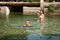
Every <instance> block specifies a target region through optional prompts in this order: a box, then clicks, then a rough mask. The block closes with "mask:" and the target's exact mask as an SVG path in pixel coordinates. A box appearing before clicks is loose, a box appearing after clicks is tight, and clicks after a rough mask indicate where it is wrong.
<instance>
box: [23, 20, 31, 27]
mask: <svg viewBox="0 0 60 40" xmlns="http://www.w3.org/2000/svg"><path fill="white" fill-rule="evenodd" d="M24 26H26V27H29V26H32V25H31V24H30V21H29V20H26V21H25V24H24Z"/></svg>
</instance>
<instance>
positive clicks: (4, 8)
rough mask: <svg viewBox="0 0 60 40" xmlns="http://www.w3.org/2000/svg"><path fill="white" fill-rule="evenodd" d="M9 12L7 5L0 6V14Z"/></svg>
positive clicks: (4, 14) (3, 14) (5, 14)
mask: <svg viewBox="0 0 60 40" xmlns="http://www.w3.org/2000/svg"><path fill="white" fill-rule="evenodd" d="M9 13H10V10H9V8H8V7H7V6H0V16H7V15H9Z"/></svg>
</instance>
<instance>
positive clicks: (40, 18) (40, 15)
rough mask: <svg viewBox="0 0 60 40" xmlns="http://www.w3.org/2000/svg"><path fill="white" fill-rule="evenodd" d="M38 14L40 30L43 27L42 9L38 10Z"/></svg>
mask: <svg viewBox="0 0 60 40" xmlns="http://www.w3.org/2000/svg"><path fill="white" fill-rule="evenodd" d="M38 15H39V20H38V21H39V23H41V28H40V29H41V30H43V29H44V24H43V23H44V11H43V10H40V13H39V14H38Z"/></svg>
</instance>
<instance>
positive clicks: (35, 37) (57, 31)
mask: <svg viewBox="0 0 60 40" xmlns="http://www.w3.org/2000/svg"><path fill="white" fill-rule="evenodd" d="M26 19H28V20H30V23H31V24H32V25H33V27H29V29H28V30H27V29H25V28H26V27H23V25H24V24H25V20H26ZM37 20H38V17H37V15H36V16H24V15H20V14H13V13H11V14H10V15H9V18H5V17H4V18H1V17H0V39H1V40H60V16H54V17H52V16H46V17H45V22H44V27H45V29H44V30H43V34H42V35H41V30H40V27H41V24H40V23H39V22H38V21H37ZM20 30H23V32H25V33H28V34H27V35H25V34H23V36H21V35H20V32H21V31H20ZM23 32H22V33H23ZM7 34H8V35H9V36H8V35H7ZM44 34H50V36H49V35H44ZM51 34H54V36H53V35H51ZM4 35H5V36H4ZM16 35H19V36H16Z"/></svg>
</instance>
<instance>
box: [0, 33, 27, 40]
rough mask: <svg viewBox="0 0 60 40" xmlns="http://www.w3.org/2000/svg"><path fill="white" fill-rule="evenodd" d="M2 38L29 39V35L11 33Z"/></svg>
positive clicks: (5, 39) (12, 39)
mask: <svg viewBox="0 0 60 40" xmlns="http://www.w3.org/2000/svg"><path fill="white" fill-rule="evenodd" d="M0 40H27V37H26V35H19V34H11V35H5V36H2V37H1V38H0Z"/></svg>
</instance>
